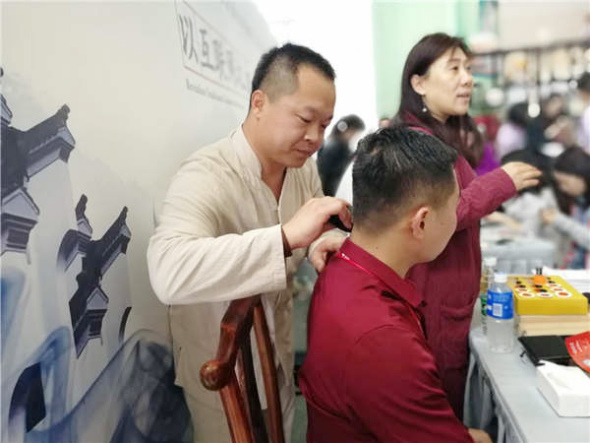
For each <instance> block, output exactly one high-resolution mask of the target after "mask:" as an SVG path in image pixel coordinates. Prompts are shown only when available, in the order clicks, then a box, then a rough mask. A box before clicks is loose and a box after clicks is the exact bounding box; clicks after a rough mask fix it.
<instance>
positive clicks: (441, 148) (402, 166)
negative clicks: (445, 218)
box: [352, 126, 457, 232]
mask: <svg viewBox="0 0 590 443" xmlns="http://www.w3.org/2000/svg"><path fill="white" fill-rule="evenodd" d="M456 160H457V151H456V150H454V149H453V148H450V147H449V146H447V145H445V144H444V143H443V142H442V141H440V140H439V139H438V138H436V137H433V136H431V135H428V134H426V133H424V132H422V131H418V130H414V129H409V128H407V127H404V126H395V127H392V128H383V129H380V130H378V131H377V132H375V133H373V134H369V135H367V136H366V137H365V138H363V139H362V140H361V141H360V143H359V148H358V150H357V157H356V160H355V163H354V166H353V170H352V177H353V181H352V183H353V184H352V188H353V219H354V224H355V226H358V227H360V228H361V229H367V230H370V231H373V232H374V231H377V230H379V229H382V228H385V227H388V226H390V225H392V224H393V223H395V222H396V221H398V220H399V218H400V217H401V216H402V215H403V213H404V212H405V211H407V210H409V209H410V208H411V207H414V206H416V207H417V206H419V205H423V204H427V205H430V206H432V207H434V208H439V207H440V206H442V205H443V204H444V203H445V202H446V201H447V200H448V198H449V197H450V196H451V195H452V193H453V191H454V189H455V176H454V174H453V165H454V163H455V161H456Z"/></svg>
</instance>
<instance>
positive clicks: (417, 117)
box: [395, 33, 477, 166]
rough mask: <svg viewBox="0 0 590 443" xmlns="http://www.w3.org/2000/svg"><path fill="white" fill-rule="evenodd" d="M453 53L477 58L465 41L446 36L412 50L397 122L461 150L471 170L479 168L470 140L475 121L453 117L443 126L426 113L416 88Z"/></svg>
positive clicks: (426, 39)
mask: <svg viewBox="0 0 590 443" xmlns="http://www.w3.org/2000/svg"><path fill="white" fill-rule="evenodd" d="M449 49H460V50H461V51H463V52H464V53H465V55H466V56H467V57H469V58H471V57H472V56H473V54H472V52H471V51H470V50H469V48H468V47H467V45H466V44H465V42H464V41H463V40H462V39H461V38H459V37H451V36H450V35H447V34H444V33H436V34H429V35H426V36H425V37H423V38H422V39H421V40H420V41H419V42H418V43H416V45H415V46H414V47H413V48H412V50H411V51H410V53H409V54H408V58H407V59H406V64H405V66H404V72H403V75H402V90H401V102H400V105H399V110H398V111H397V115H396V117H395V121H396V122H397V123H403V124H406V125H409V126H418V127H423V128H425V129H428V130H429V131H430V132H432V133H433V134H434V135H435V136H437V137H438V138H439V139H441V140H442V141H443V142H445V143H446V144H448V145H449V146H452V147H454V148H455V149H457V150H458V151H459V152H460V153H461V155H463V156H464V157H465V158H466V159H467V161H468V162H469V164H471V166H476V163H477V154H476V152H474V151H473V149H471V147H470V146H469V145H468V143H467V137H466V134H467V133H468V132H469V130H470V128H472V127H473V126H474V124H473V120H472V119H471V117H470V116H469V115H467V114H466V115H461V116H458V115H452V116H450V117H449V118H448V119H447V121H446V122H445V123H441V122H439V121H438V120H437V119H435V118H434V117H433V116H432V115H431V114H430V112H422V108H423V107H424V103H423V101H422V97H421V96H420V94H418V93H417V92H416V91H414V88H412V76H414V75H420V76H421V75H424V74H426V72H427V71H428V69H429V68H430V66H431V65H432V64H433V63H434V62H435V61H436V60H437V59H438V58H439V57H440V56H441V55H443V54H444V53H445V52H446V51H448V50H449Z"/></svg>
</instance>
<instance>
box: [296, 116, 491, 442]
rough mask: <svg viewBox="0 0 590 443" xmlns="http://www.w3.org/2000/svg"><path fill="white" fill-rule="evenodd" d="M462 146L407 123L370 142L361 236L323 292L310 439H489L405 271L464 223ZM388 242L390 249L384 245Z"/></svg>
mask: <svg viewBox="0 0 590 443" xmlns="http://www.w3.org/2000/svg"><path fill="white" fill-rule="evenodd" d="M456 159H457V152H456V151H455V150H454V149H452V148H450V147H448V146H446V145H445V144H444V143H442V142H441V141H440V140H438V139H437V138H435V137H432V136H430V135H427V134H424V133H420V132H418V131H413V130H410V129H408V128H406V127H397V128H385V129H380V130H378V131H377V132H376V133H374V134H370V135H368V136H367V137H365V138H364V139H363V140H362V141H361V142H360V144H359V149H358V154H357V158H356V161H355V163H354V167H353V169H354V170H353V193H354V201H355V202H356V203H355V204H354V206H353V218H354V227H353V229H352V233H351V236H350V238H349V239H348V240H346V241H345V242H344V244H343V246H342V248H341V249H340V251H339V252H338V253H337V254H336V255H335V256H334V257H333V258H331V259H330V260H329V262H328V265H327V266H326V269H325V270H324V271H323V272H322V273H321V274H320V276H319V279H318V281H317V283H316V286H315V290H314V294H313V296H312V301H311V306H310V313H309V320H308V352H307V356H306V359H305V362H304V364H303V367H302V369H301V371H300V376H299V386H300V388H301V391H302V393H303V395H304V396H305V399H306V401H307V414H308V429H307V441H308V442H318V443H319V442H334V443H335V442H338V443H349V442H350V443H353V442H355V443H356V442H361V441H362V442H388V443H395V442H404V443H408V442H416V443H423V442H455V443H458V442H472V441H474V440H475V441H478V442H487V443H491V440H490V438H489V436H488V435H487V434H486V433H485V432H483V431H480V430H475V429H469V430H468V429H467V428H466V427H465V426H464V425H463V424H462V423H461V422H460V421H459V420H458V419H457V417H456V416H455V414H454V413H453V410H452V409H451V406H450V404H449V402H448V399H447V397H446V395H445V393H444V391H443V389H442V385H441V380H440V377H439V375H438V371H437V369H436V363H435V360H434V356H433V355H432V352H431V350H430V347H429V345H428V342H427V340H426V337H425V335H424V330H423V326H422V316H421V313H420V310H419V307H420V306H421V304H422V299H423V294H420V293H419V292H418V291H417V290H416V288H415V287H414V285H413V284H412V283H411V282H410V281H408V280H406V279H405V277H406V274H407V272H408V270H409V269H410V268H411V267H412V266H413V265H415V264H416V263H422V262H426V261H430V260H432V259H434V258H435V257H436V256H437V255H438V254H440V253H441V251H442V250H443V249H444V248H445V245H446V244H447V242H448V240H449V239H450V238H451V236H452V235H453V233H454V231H455V227H456V224H457V203H458V201H459V187H458V185H457V180H456V178H455V173H454V171H453V164H454V162H455V160H456ZM384 246H385V247H384Z"/></svg>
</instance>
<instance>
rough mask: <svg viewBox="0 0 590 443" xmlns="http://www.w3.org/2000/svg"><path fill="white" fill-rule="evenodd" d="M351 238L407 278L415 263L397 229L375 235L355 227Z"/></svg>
mask: <svg viewBox="0 0 590 443" xmlns="http://www.w3.org/2000/svg"><path fill="white" fill-rule="evenodd" d="M350 240H351V241H352V242H353V243H354V244H355V245H357V246H359V247H361V248H363V249H364V250H365V251H367V252H368V253H369V254H371V255H372V256H373V257H375V258H377V259H378V260H379V261H381V262H383V263H385V264H386V265H387V266H388V267H389V268H391V269H392V270H393V271H394V272H395V273H396V274H397V275H399V276H400V277H401V278H405V277H406V274H407V273H408V270H409V269H410V268H411V267H412V266H413V265H414V264H415V262H414V261H413V260H412V258H411V256H410V255H409V254H408V253H407V251H408V250H407V249H406V248H405V242H404V241H403V237H402V236H400V235H396V232H395V231H394V232H391V231H387V232H384V233H383V234H381V235H375V234H373V233H365V232H363V231H360V230H358V229H353V230H352V234H351V235H350Z"/></svg>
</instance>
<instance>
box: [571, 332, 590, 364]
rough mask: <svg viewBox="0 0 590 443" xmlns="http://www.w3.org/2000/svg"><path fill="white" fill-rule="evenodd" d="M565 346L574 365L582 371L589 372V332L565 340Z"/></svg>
mask: <svg viewBox="0 0 590 443" xmlns="http://www.w3.org/2000/svg"><path fill="white" fill-rule="evenodd" d="M565 345H566V347H567V352H569V354H570V355H571V357H572V358H573V359H574V361H575V362H576V364H577V365H578V366H579V367H580V368H582V369H583V370H584V371H586V372H590V332H588V331H586V332H582V333H581V334H578V335H572V336H571V337H568V338H566V339H565Z"/></svg>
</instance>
